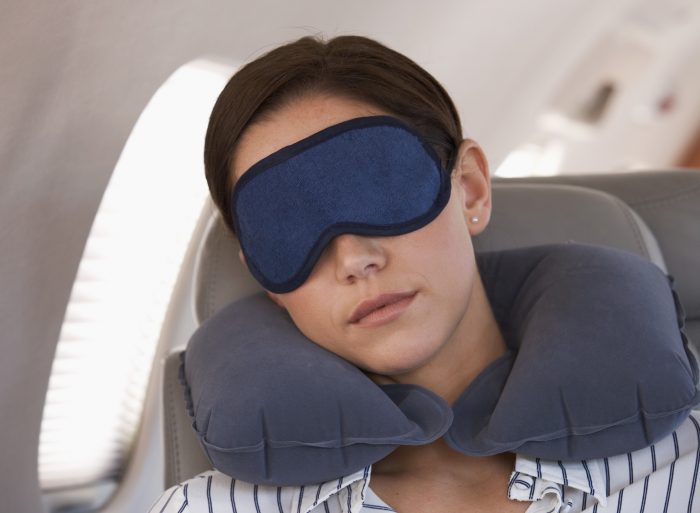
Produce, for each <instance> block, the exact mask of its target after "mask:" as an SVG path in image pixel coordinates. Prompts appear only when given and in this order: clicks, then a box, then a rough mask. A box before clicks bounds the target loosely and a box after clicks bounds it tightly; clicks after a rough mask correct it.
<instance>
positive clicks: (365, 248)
mask: <svg viewBox="0 0 700 513" xmlns="http://www.w3.org/2000/svg"><path fill="white" fill-rule="evenodd" d="M378 239H379V238H378V237H366V236H363V235H355V234H352V233H344V234H342V235H338V236H337V237H335V238H334V239H333V240H332V241H331V243H330V248H329V249H330V254H331V256H332V257H333V261H334V262H335V266H336V274H337V277H338V279H339V280H342V281H347V280H353V279H360V278H365V277H366V276H368V275H370V274H371V273H375V272H377V271H379V270H381V269H383V268H384V266H385V265H386V259H387V257H386V252H385V249H384V248H383V246H382V244H381V242H380V241H379V240H378Z"/></svg>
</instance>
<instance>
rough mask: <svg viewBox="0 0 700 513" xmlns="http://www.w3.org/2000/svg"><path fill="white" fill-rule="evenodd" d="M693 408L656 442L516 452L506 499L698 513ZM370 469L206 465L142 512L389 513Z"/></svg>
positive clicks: (544, 506) (537, 510) (555, 511)
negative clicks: (551, 453)
mask: <svg viewBox="0 0 700 513" xmlns="http://www.w3.org/2000/svg"><path fill="white" fill-rule="evenodd" d="M699 465H700V410H693V411H692V412H691V414H690V416H689V417H688V418H687V419H686V420H685V421H684V422H683V423H682V424H681V425H680V426H678V428H677V429H676V430H675V431H674V432H673V433H671V434H670V435H668V436H667V437H665V438H663V439H661V440H659V441H658V442H657V443H655V444H653V445H651V446H649V447H646V448H644V449H640V450H637V451H633V452H630V453H626V454H619V455H616V456H611V457H608V458H600V459H591V460H580V461H553V460H542V459H540V458H531V457H529V456H525V455H521V454H516V462H515V468H514V470H513V472H512V474H511V477H510V481H509V483H508V489H507V493H508V497H509V498H510V499H512V500H518V501H530V502H532V504H531V505H530V507H529V508H528V509H527V512H526V513H608V512H615V513H633V512H634V513H643V512H645V511H646V512H649V513H692V512H696V513H700V499H696V497H695V490H696V488H697V486H696V485H697V484H698V467H699ZM371 470H372V468H371V466H368V467H366V468H365V469H363V470H360V471H358V472H355V473H354V474H350V475H348V476H344V477H341V478H340V479H337V480H333V481H327V482H324V483H321V484H315V485H309V486H282V487H277V486H263V485H254V484H250V483H246V482H243V481H240V480H236V479H232V478H230V477H228V476H226V475H225V474H222V473H221V472H218V471H216V470H209V471H206V472H203V473H201V474H199V475H198V476H195V477H194V478H192V479H189V480H187V481H185V482H183V483H180V484H178V485H175V486H173V487H172V488H169V489H168V490H166V491H165V492H164V493H163V495H161V497H160V498H159V499H158V500H157V501H156V502H155V503H154V504H153V506H152V507H151V509H150V510H149V513H185V512H186V513H223V512H228V513H308V512H314V513H376V512H377V511H389V512H391V511H394V510H393V509H392V508H391V507H390V506H389V505H388V504H386V503H384V501H382V499H380V498H379V497H378V496H377V495H376V494H375V493H374V492H373V491H372V489H371V487H370V486H369V483H370V478H371Z"/></svg>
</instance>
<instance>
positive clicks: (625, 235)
mask: <svg viewBox="0 0 700 513" xmlns="http://www.w3.org/2000/svg"><path fill="white" fill-rule="evenodd" d="M493 204H494V208H493V214H492V219H491V222H490V223H489V226H488V228H487V229H486V230H485V231H484V232H483V233H482V234H481V235H479V236H477V237H475V238H474V241H473V242H474V247H475V250H476V251H487V250H499V249H508V248H515V247H523V246H533V245H539V244H550V243H561V242H567V241H574V242H580V243H588V244H599V245H605V246H612V247H617V248H620V249H624V250H627V251H630V252H633V253H636V254H639V255H642V256H644V257H647V258H649V259H650V260H652V261H653V262H655V263H656V264H657V265H658V266H659V267H660V268H661V269H663V270H664V271H667V272H669V273H670V274H671V275H673V276H674V277H675V279H676V286H677V290H678V291H679V296H680V298H681V300H682V302H683V304H684V306H685V308H686V313H687V316H688V318H687V327H688V330H687V332H688V334H689V336H690V338H691V340H694V341H695V343H697V341H698V340H699V339H700V273H698V272H696V269H700V173H698V172H692V171H663V172H657V173H649V172H645V173H627V174H624V175H608V176H598V175H590V176H576V177H547V178H531V179H519V180H512V179H509V180H501V181H499V180H495V181H494V183H493ZM238 249H239V246H238V243H237V241H236V240H235V239H234V237H233V236H232V235H231V234H230V233H228V231H227V229H226V227H225V225H224V224H223V221H222V220H221V218H220V216H219V215H218V213H217V212H215V211H214V212H213V214H212V216H211V218H210V220H209V223H208V225H207V228H206V230H205V233H204V237H203V239H202V241H201V244H200V245H199V250H198V253H197V257H196V259H195V266H194V267H195V269H194V286H193V302H194V304H193V307H194V311H195V316H196V318H197V322H198V323H199V324H201V323H202V322H204V321H205V320H206V319H208V318H209V317H210V316H211V315H212V314H214V313H215V312H217V311H218V310H219V309H221V308H222V307H223V306H225V305H226V304H228V303H230V302H231V301H234V300H235V299H237V298H239V297H243V296H246V295H248V294H251V293H254V292H257V291H260V290H261V287H260V286H259V285H258V284H257V282H255V281H254V280H253V278H252V277H251V276H250V274H249V273H248V271H247V270H246V269H245V268H244V267H243V265H242V264H241V263H240V261H239V259H238ZM178 366H179V351H177V352H175V353H173V354H171V355H169V356H168V357H167V358H166V360H165V374H164V380H165V382H164V384H163V401H164V415H165V419H164V429H165V432H164V436H165V449H166V476H165V480H166V486H168V487H169V486H172V485H173V484H175V483H178V482H180V481H182V480H185V479H188V478H190V477H192V476H194V475H196V474H197V473H199V472H201V471H203V470H207V469H209V468H211V465H210V463H209V461H208V460H207V459H206V457H205V456H204V452H203V450H202V449H201V447H200V444H199V440H198V439H197V437H196V435H195V434H194V432H193V430H192V426H191V420H190V419H189V418H188V416H187V414H186V412H185V407H184V398H183V391H182V387H181V385H180V384H179V382H178V380H177V372H178Z"/></svg>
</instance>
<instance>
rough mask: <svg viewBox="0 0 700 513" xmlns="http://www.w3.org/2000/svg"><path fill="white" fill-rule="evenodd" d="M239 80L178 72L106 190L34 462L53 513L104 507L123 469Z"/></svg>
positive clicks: (62, 339)
mask: <svg viewBox="0 0 700 513" xmlns="http://www.w3.org/2000/svg"><path fill="white" fill-rule="evenodd" d="M232 72H233V68H232V67H229V66H224V65H223V64H218V63H215V62H213V61H209V60H196V61H192V62H190V63H189V64H187V65H184V66H182V67H181V68H179V69H178V70H177V71H175V73H173V75H172V76H171V77H170V78H168V79H167V80H166V81H165V82H164V83H163V85H162V86H161V87H160V88H159V89H158V91H157V92H156V93H155V95H154V96H153V98H152V99H151V101H150V102H149V103H148V105H147V106H146V108H145V109H144V110H143V112H142V113H141V115H140V117H139V119H138V121H137V122H136V124H135V125H134V128H133V130H132V132H131V134H130V136H129V138H128V140H127V142H126V145H125V146H124V149H123V151H122V154H121V156H120V157H119V160H118V162H117V164H116V167H115V169H114V172H113V174H112V177H111V179H110V181H109V184H108V186H107V189H106V190H105V193H104V196H103V198H102V202H101V204H100V207H99V209H98V211H97V214H96V217H95V219H94V222H93V225H92V228H91V230H90V234H89V237H88V239H87V243H86V245H85V249H84V251H83V256H82V260H81V262H80V264H79V267H78V271H77V275H76V278H75V281H74V283H73V288H72V291H71V295H70V299H69V301H68V304H67V307H66V311H65V315H64V320H63V325H62V328H61V332H60V336H59V341H58V345H57V349H56V355H55V359H54V362H53V367H52V370H51V377H50V380H49V388H48V392H47V396H46V403H45V406H44V411H43V419H42V424H41V435H40V440H39V456H38V464H39V479H40V483H41V486H42V490H43V492H44V499H45V502H46V504H47V510H48V511H59V510H60V511H66V510H70V511H78V510H79V511H89V510H92V509H95V508H97V507H99V506H100V505H101V503H104V502H105V501H106V500H107V499H109V497H110V496H111V494H112V493H113V491H114V490H115V488H116V484H117V483H118V481H119V477H120V474H121V473H122V471H123V469H124V467H125V464H126V461H127V458H128V453H129V449H130V447H131V445H132V443H133V440H134V437H135V435H136V433H137V429H138V426H139V420H140V418H141V413H142V410H143V403H144V397H145V391H146V385H147V382H148V377H149V373H150V370H151V366H152V362H153V359H154V355H155V354H156V348H157V345H158V341H159V338H160V334H161V333H160V330H161V326H162V324H163V320H164V316H165V314H166V310H167V306H168V302H169V300H170V297H171V294H172V290H173V286H174V284H175V282H176V278H177V275H178V272H179V269H180V264H181V262H182V259H183V256H184V254H185V252H186V250H187V247H188V244H189V242H190V237H191V234H192V231H193V229H194V227H195V224H196V222H197V220H198V217H199V214H200V212H201V210H202V207H203V205H204V202H205V200H206V198H207V196H208V191H207V186H206V181H205V180H204V170H203V162H202V154H203V146H204V134H205V132H206V127H207V123H208V117H209V113H210V112H211V109H212V107H213V104H214V102H215V100H216V97H217V96H218V94H219V92H220V91H221V89H222V88H223V85H224V84H225V82H226V80H227V79H228V77H229V76H230V75H231V73H232ZM76 507H78V509H75V508H76Z"/></svg>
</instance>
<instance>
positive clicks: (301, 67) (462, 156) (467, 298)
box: [152, 36, 637, 513]
mask: <svg viewBox="0 0 700 513" xmlns="http://www.w3.org/2000/svg"><path fill="white" fill-rule="evenodd" d="M379 115H387V116H392V117H394V118H398V119H400V120H401V121H403V122H404V123H406V124H407V125H408V126H410V127H411V128H413V129H414V130H415V131H417V132H418V133H420V134H421V136H422V137H423V138H424V140H426V141H428V142H429V143H430V144H431V146H432V147H433V149H434V151H435V153H436V154H437V155H438V157H439V159H440V161H441V165H442V167H443V169H445V170H448V171H449V174H450V180H451V194H450V196H449V201H448V202H447V204H446V205H445V206H444V208H443V209H442V211H440V213H439V214H438V215H437V216H436V217H435V218H434V219H433V220H432V221H430V222H429V223H428V224H426V225H425V226H422V227H420V228H419V229H416V230H414V231H411V232H408V233H403V234H401V235H396V236H388V237H387V236H383V237H379V236H377V237H374V236H366V235H356V234H352V233H343V234H340V235H338V236H337V237H335V238H334V239H332V240H331V241H330V243H328V245H327V246H326V247H325V249H324V250H323V252H322V253H321V254H320V257H319V258H318V260H317V261H316V263H315V265H314V267H313V269H312V271H311V273H310V274H309V275H308V277H306V279H305V281H304V282H303V283H302V284H301V285H300V286H299V287H297V288H295V289H294V290H291V291H289V292H283V293H275V292H271V291H268V295H269V297H270V299H271V300H273V301H274V302H275V303H277V304H278V305H279V306H281V307H282V308H284V309H286V310H287V312H288V313H289V315H290V316H291V318H292V319H293V321H294V323H295V324H296V326H297V327H298V328H299V330H300V331H302V332H303V333H304V335H306V336H307V337H308V338H309V339H311V340H313V341H314V342H316V343H317V344H319V345H321V346H322V347H325V348H326V349H328V350H330V351H332V352H333V353H335V354H337V355H339V356H341V357H342V358H344V359H346V360H348V361H350V362H352V363H353V364H355V365H356V366H357V367H359V368H360V369H363V370H364V371H365V372H366V373H367V374H368V375H369V376H370V377H371V378H372V379H373V380H374V381H375V382H377V383H392V382H394V383H413V384H418V385H422V386H423V387H426V388H428V389H430V390H432V391H433V392H435V393H436V394H438V395H439V396H441V397H442V398H444V399H445V400H446V401H447V402H448V403H450V404H451V403H452V402H453V401H454V400H455V399H456V398H457V397H458V396H459V395H460V393H461V392H462V391H463V390H464V389H465V388H466V387H467V386H468V385H469V384H470V382H471V381H472V380H473V379H474V378H475V377H476V376H477V375H478V374H479V373H480V372H481V371H482V370H483V369H484V368H486V367H487V366H488V365H489V364H490V363H491V362H493V361H495V360H496V359H498V358H499V357H500V356H502V355H503V354H505V352H506V345H505V343H504V340H503V337H502V335H501V333H500V332H499V328H498V325H497V323H496V321H495V319H494V315H493V313H492V310H491V307H490V305H489V303H488V300H487V297H486V293H485V291H484V287H483V285H482V282H481V279H480V276H479V273H478V270H477V267H476V262H475V257H474V250H473V247H472V244H471V238H472V237H473V236H475V235H477V234H479V233H480V232H481V231H483V230H484V228H485V227H486V226H487V224H488V222H489V218H490V213H491V190H490V174H489V169H488V164H487V161H486V158H485V156H484V154H483V152H482V150H481V148H480V147H479V146H478V145H477V144H476V143H475V142H474V141H472V140H470V139H464V138H463V137H462V132H461V123H460V120H459V116H458V114H457V111H456V109H455V106H454V104H453V102H452V100H451V99H450V97H449V96H448V94H447V93H446V91H445V90H444V89H443V87H442V86H441V85H440V84H439V83H438V82H437V81H436V80H435V79H434V78H433V77H432V76H431V75H430V74H428V73H427V72H426V71H425V70H423V69H422V68H420V67H419V66H418V65H417V64H415V63H414V62H413V61H411V60H410V59H408V58H407V57H405V56H403V55H401V54H399V53H397V52H395V51H393V50H391V49H389V48H386V47H385V46H383V45H381V44H379V43H378V42H376V41H373V40H371V39H367V38H364V37H357V36H340V37H336V38H334V39H331V40H330V41H328V42H322V41H319V40H317V39H314V38H311V37H304V38H301V39H300V40H298V41H295V42H293V43H290V44H287V45H284V46H281V47H279V48H276V49H274V50H272V51H271V52H269V53H268V54H266V55H263V56H262V57H260V58H258V59H256V60H255V61H253V62H251V63H249V64H247V65H246V66H244V67H242V68H241V69H240V70H239V71H238V72H237V73H236V74H235V75H234V76H233V77H232V78H231V80H230V81H229V83H228V84H227V86H226V88H225V89H224V91H223V92H222V93H221V95H220V96H219V99H218V101H217V103H216V105H215V107H214V110H213V112H212V115H211V119H210V124H209V130H208V132H207V138H206V145H205V167H206V177H207V182H208V184H209V188H210V192H211V195H212V198H213V199H214V201H215V203H216V205H217V207H218V208H219V210H220V212H221V214H222V216H223V218H224V220H225V222H226V224H227V226H228V228H229V229H230V230H231V231H232V232H234V233H235V231H236V230H235V222H234V220H233V219H232V217H231V214H230V212H231V191H232V190H233V188H234V186H235V185H236V183H238V181H239V180H240V179H241V177H243V176H245V174H246V172H247V171H248V170H250V168H251V167H252V166H253V165H254V164H256V163H258V162H260V161H261V160H262V159H264V158H265V157H267V156H269V155H271V154H272V153H274V152H276V151H278V150H280V149H281V148H284V147H286V146H288V145H291V144H293V143H295V142H297V141H300V140H302V139H304V138H306V137H308V136H310V135H312V134H315V133H317V132H319V131H321V130H323V129H326V128H328V127H330V126H333V125H336V124H339V123H342V122H345V121H348V120H352V119H356V118H362V117H367V116H379ZM388 193H389V194H390V193H391V191H388ZM239 256H240V258H241V261H242V262H243V263H244V264H245V263H246V260H245V257H244V255H243V254H242V253H240V255H239ZM384 294H389V295H392V296H389V299H391V300H393V301H394V303H393V304H392V305H389V306H387V307H385V308H383V309H380V310H378V311H374V312H373V313H370V314H368V315H366V316H364V317H362V318H361V319H359V320H358V316H359V315H360V314H363V313H364V311H362V310H360V308H361V307H360V306H359V305H361V304H362V303H363V302H364V301H368V300H370V301H371V300H373V299H376V298H377V297H378V296H380V295H384ZM358 312H359V313H358ZM515 464H516V455H515V454H513V453H503V454H497V455H494V456H487V457H470V456H467V455H465V454H462V453H459V452H456V451H454V450H452V449H451V448H450V447H449V446H448V445H447V444H446V443H445V442H444V441H443V440H442V439H438V440H437V441H436V442H433V443H430V444H427V445H420V446H401V447H399V448H398V449H397V450H395V451H394V452H392V453H391V454H389V456H387V457H386V458H384V459H383V460H381V461H379V462H377V463H375V464H374V465H372V468H371V475H370V476H366V479H365V482H364V484H363V486H364V487H365V488H366V489H364V488H363V494H362V495H363V497H364V506H363V505H362V504H361V503H360V504H359V505H356V506H345V505H344V501H342V500H339V499H338V498H337V497H335V496H334V495H332V494H331V495H330V496H329V497H328V498H327V499H326V500H322V501H319V502H318V504H317V505H315V506H314V507H315V508H318V509H314V511H324V510H325V511H331V510H333V511H340V510H342V511H349V510H352V511H363V512H366V511H370V510H374V509H384V510H392V509H393V510H394V511H397V512H400V513H423V512H428V511H441V512H451V511H454V512H467V511H468V512H525V511H528V512H529V513H532V512H535V511H550V510H551V511H559V510H560V508H561V511H582V510H585V511H588V510H587V509H586V507H587V506H593V505H594V504H595V501H594V500H593V498H592V497H588V505H587V504H586V497H583V496H585V495H586V493H585V491H583V490H582V491H581V492H580V493H579V495H578V502H576V501H574V500H573V499H570V500H568V501H566V498H565V497H562V495H561V494H559V496H558V497H553V496H552V497H546V495H547V490H546V488H547V487H546V486H544V484H546V483H545V482H542V483H539V484H538V486H539V488H538V494H537V495H536V496H535V495H534V494H530V495H529V496H523V495H519V496H518V495H517V494H516V493H515V492H514V491H513V482H514V481H515V480H516V479H515V478H516V477H517V476H516V472H515V470H516V466H515ZM606 465H607V463H606ZM562 469H563V467H562ZM200 477H205V475H203V476H200ZM206 477H207V478H208V487H207V491H206V494H205V495H202V497H203V499H202V500H203V502H201V503H197V501H196V500H194V499H193V498H192V494H193V493H194V492H193V490H194V489H195V487H196V486H198V483H199V484H202V480H201V479H200V480H197V479H193V480H190V481H189V482H188V483H183V484H181V485H178V486H177V487H173V488H172V489H170V490H168V491H166V493H165V494H164V495H163V496H162V497H161V499H159V501H158V502H156V504H155V505H154V506H153V509H152V511H161V510H163V511H200V510H199V509H198V508H204V507H212V506H211V505H212V503H213V504H217V502H216V501H217V500H218V501H221V504H224V503H229V501H230V506H227V507H228V508H229V509H228V510H230V508H231V507H233V510H234V511H256V510H258V511H266V508H265V507H263V506H261V504H263V503H265V501H266V500H268V499H269V500H270V507H272V508H274V509H273V510H274V511H288V510H290V511H291V510H292V509H291V508H292V506H291V505H294V509H293V510H294V511H296V510H297V508H296V506H297V503H295V502H294V501H293V500H289V498H288V496H287V495H285V499H284V500H283V501H280V500H279V497H280V495H279V493H281V492H280V491H279V490H278V491H277V493H278V496H277V497H278V500H277V501H273V500H272V496H273V495H274V490H269V489H267V488H263V487H257V486H255V487H250V486H249V487H247V488H246V484H245V483H238V484H237V485H236V486H237V488H236V493H237V495H235V494H234V484H235V483H233V481H232V480H231V479H230V478H229V479H227V478H226V477H225V476H223V475H221V474H217V473H216V472H214V471H213V472H212V473H208V474H206ZM608 477H609V476H608ZM625 477H626V476H625ZM212 479H213V480H212ZM532 479H533V481H532V482H533V483H534V479H535V478H534V477H533V478H532ZM370 480H371V485H370V486H368V484H369V482H370ZM212 482H213V483H214V484H213V485H212ZM349 482H350V480H349V479H348V480H346V484H347V483H349ZM188 484H189V488H188ZM310 484H311V483H310ZM609 484H610V483H608V485H609ZM229 485H230V492H231V493H230V495H229V493H228V491H229ZM340 488H341V486H340V483H339V484H338V489H339V490H340ZM534 489H535V487H534V484H533V490H534ZM608 489H609V486H608ZM188 490H189V496H188ZM212 490H214V491H212ZM215 490H218V492H216V491H215ZM246 490H247V491H246ZM319 490H320V488H319ZM560 490H564V488H563V483H562V485H561V488H560ZM588 491H589V492H590V491H592V490H588ZM608 491H610V490H608ZM302 492H303V491H302ZM364 492H366V494H365V493H364ZM285 493H286V494H289V493H292V494H293V497H299V502H298V505H299V506H300V505H301V496H300V495H299V491H298V490H297V491H296V492H294V491H293V490H288V489H286V490H285ZM217 494H218V497H219V498H218V499H217V498H216V497H217ZM246 494H247V495H248V496H246ZM266 494H270V497H269V498H267V497H266ZM569 495H570V496H571V497H573V496H572V495H571V494H569ZM581 498H583V501H581V500H580V499H581ZM516 499H517V500H516ZM539 499H547V500H539ZM287 503H289V504H290V506H288V504H287ZM288 507H289V508H290V509H288ZM595 507H596V510H597V507H598V506H597V505H596V506H595ZM246 508H247V509H246ZM542 508H544V509H542ZM555 508H556V509H555ZM564 508H569V509H564ZM299 509H300V508H299ZM213 510H214V511H218V510H217V509H216V507H214V509H213ZM202 511H206V510H205V509H202ZM209 511H211V509H209ZM600 511H603V510H602V509H601V510H600ZM635 511H637V510H635Z"/></svg>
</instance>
